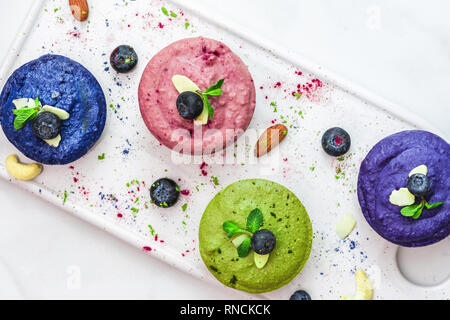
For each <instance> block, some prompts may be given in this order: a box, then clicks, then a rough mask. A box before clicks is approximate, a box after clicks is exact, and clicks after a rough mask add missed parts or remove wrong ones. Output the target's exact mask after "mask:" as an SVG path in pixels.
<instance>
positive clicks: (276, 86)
mask: <svg viewBox="0 0 450 320" xmlns="http://www.w3.org/2000/svg"><path fill="white" fill-rule="evenodd" d="M273 87H274V88H281V82H280V81H278V82H277V83H275V85H274V86H273Z"/></svg>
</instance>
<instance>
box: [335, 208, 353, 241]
mask: <svg viewBox="0 0 450 320" xmlns="http://www.w3.org/2000/svg"><path fill="white" fill-rule="evenodd" d="M355 225H356V221H355V219H354V218H353V216H352V215H351V214H350V213H347V214H345V215H344V216H343V217H342V218H341V220H339V222H338V224H337V226H336V232H337V234H338V236H339V238H341V239H345V238H346V237H347V236H348V235H349V234H350V233H351V232H352V231H353V229H354V228H355Z"/></svg>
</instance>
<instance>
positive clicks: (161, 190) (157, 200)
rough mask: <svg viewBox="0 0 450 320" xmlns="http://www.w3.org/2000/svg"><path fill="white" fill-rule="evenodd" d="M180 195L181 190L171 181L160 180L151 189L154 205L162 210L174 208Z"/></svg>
mask: <svg viewBox="0 0 450 320" xmlns="http://www.w3.org/2000/svg"><path fill="white" fill-rule="evenodd" d="M179 195H180V188H179V187H178V185H177V184H176V183H175V181H173V180H170V179H166V178H163V179H159V180H157V181H155V182H154V183H153V184H152V187H151V188H150V197H151V198H152V201H153V203H154V204H156V205H157V206H158V207H161V208H169V207H171V206H173V205H174V204H175V203H176V202H177V201H178V197H179Z"/></svg>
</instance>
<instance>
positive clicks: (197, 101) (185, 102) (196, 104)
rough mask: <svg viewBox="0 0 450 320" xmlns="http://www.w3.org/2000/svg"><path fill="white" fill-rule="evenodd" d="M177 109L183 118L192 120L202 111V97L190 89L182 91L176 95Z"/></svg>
mask: <svg viewBox="0 0 450 320" xmlns="http://www.w3.org/2000/svg"><path fill="white" fill-rule="evenodd" d="M177 109H178V113H179V114H180V116H181V117H182V118H183V119H186V120H194V119H195V118H197V117H198V116H199V115H200V114H201V113H202V111H203V98H202V97H201V96H200V95H199V94H197V93H195V92H192V91H186V92H183V93H181V94H180V95H179V96H178V99H177Z"/></svg>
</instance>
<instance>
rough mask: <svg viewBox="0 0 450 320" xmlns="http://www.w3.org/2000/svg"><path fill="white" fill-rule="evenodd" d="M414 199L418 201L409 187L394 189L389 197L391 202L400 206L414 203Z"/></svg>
mask: <svg viewBox="0 0 450 320" xmlns="http://www.w3.org/2000/svg"><path fill="white" fill-rule="evenodd" d="M414 201H416V200H415V198H414V195H413V194H412V193H411V192H409V190H408V188H400V189H399V190H393V191H392V193H391V195H390V197H389V202H390V203H392V204H393V205H396V206H399V207H404V206H409V205H411V204H413V203H414Z"/></svg>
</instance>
